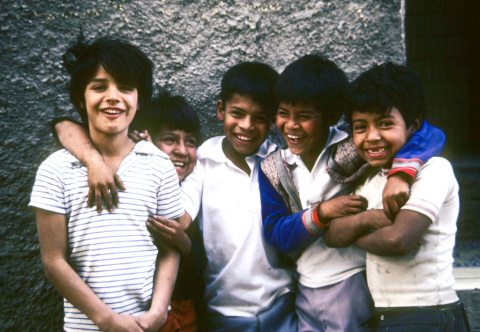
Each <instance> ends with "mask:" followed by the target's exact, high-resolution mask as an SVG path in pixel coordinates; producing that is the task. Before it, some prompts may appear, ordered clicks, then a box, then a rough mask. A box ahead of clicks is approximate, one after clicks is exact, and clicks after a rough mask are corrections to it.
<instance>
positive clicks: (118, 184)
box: [114, 173, 127, 191]
mask: <svg viewBox="0 0 480 332" xmlns="http://www.w3.org/2000/svg"><path fill="white" fill-rule="evenodd" d="M114 181H115V186H116V187H118V189H120V190H122V191H123V190H127V187H125V185H124V184H123V181H122V179H120V176H118V174H117V173H115V177H114Z"/></svg>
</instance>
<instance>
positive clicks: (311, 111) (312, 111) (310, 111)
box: [278, 106, 315, 114]
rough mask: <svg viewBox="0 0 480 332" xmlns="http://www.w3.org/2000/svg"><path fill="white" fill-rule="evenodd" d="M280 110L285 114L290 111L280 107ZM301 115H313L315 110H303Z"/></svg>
mask: <svg viewBox="0 0 480 332" xmlns="http://www.w3.org/2000/svg"><path fill="white" fill-rule="evenodd" d="M278 109H281V110H282V111H285V112H289V110H287V109H285V108H283V107H280V106H278ZM299 113H311V114H315V110H313V109H306V110H301V111H300V112H299Z"/></svg>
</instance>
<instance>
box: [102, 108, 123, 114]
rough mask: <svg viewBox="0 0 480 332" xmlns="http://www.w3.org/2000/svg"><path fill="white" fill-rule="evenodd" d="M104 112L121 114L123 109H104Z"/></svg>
mask: <svg viewBox="0 0 480 332" xmlns="http://www.w3.org/2000/svg"><path fill="white" fill-rule="evenodd" d="M102 112H103V113H107V114H120V113H122V111H121V110H118V109H103V110H102Z"/></svg>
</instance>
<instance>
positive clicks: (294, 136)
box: [287, 134, 301, 142]
mask: <svg viewBox="0 0 480 332" xmlns="http://www.w3.org/2000/svg"><path fill="white" fill-rule="evenodd" d="M287 137H288V139H289V140H291V141H293V142H298V141H299V140H300V138H301V137H300V136H298V135H291V134H287Z"/></svg>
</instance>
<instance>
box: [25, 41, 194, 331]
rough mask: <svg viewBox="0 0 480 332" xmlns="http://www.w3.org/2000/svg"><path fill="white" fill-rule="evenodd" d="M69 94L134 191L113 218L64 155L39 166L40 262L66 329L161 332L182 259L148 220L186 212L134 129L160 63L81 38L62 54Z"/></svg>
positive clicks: (158, 157) (117, 44)
mask: <svg viewBox="0 0 480 332" xmlns="http://www.w3.org/2000/svg"><path fill="white" fill-rule="evenodd" d="M64 65H65V67H66V68H67V70H68V71H69V73H70V75H71V83H70V96H71V101H72V103H73V104H74V106H75V107H76V108H77V110H78V111H79V113H80V115H81V117H82V119H83V120H84V121H85V122H86V123H87V124H88V128H89V138H90V139H91V142H92V144H93V146H95V148H97V149H98V151H99V154H100V155H101V156H102V157H103V158H104V160H105V162H106V163H107V164H108V165H109V167H111V168H112V169H113V170H115V171H117V170H118V174H119V177H121V178H122V180H123V181H124V182H125V183H126V184H127V185H128V186H129V189H128V190H126V191H124V192H122V193H121V194H120V197H121V198H122V199H123V200H124V201H125V203H124V204H123V205H122V206H121V207H118V208H117V209H116V211H115V213H114V214H98V213H97V212H95V210H94V209H92V208H90V207H89V206H88V204H87V192H88V185H87V170H86V168H85V167H84V166H83V165H82V164H81V163H80V162H79V160H78V159H77V158H75V157H74V156H73V155H72V154H70V153H69V152H67V151H66V150H60V151H58V152H56V153H54V154H52V155H51V156H50V157H49V158H47V160H45V161H44V162H43V163H42V164H41V165H40V167H39V170H38V172H37V177H36V180H35V184H34V187H33V190H32V196H31V201H30V204H29V205H30V206H31V207H34V208H35V209H36V214H37V226H38V233H39V241H40V250H41V255H42V262H43V264H44V267H45V273H46V275H47V277H48V278H49V280H50V281H51V282H52V284H53V285H54V286H55V287H56V288H57V289H58V291H59V292H60V293H61V294H62V295H63V296H64V297H65V301H64V304H65V325H64V330H65V331H84V330H90V331H100V330H102V331H137V332H142V331H151V332H153V331H157V330H158V329H159V328H160V326H161V325H163V323H164V321H165V319H166V317H167V310H168V304H169V301H170V295H171V293H172V289H173V285H174V283H175V278H176V274H177V269H178V259H179V257H178V253H177V252H175V251H174V250H172V249H169V248H167V247H164V246H163V245H161V249H160V250H158V249H157V248H156V246H155V245H154V244H153V241H152V240H153V239H152V237H151V236H150V234H149V232H148V231H147V228H146V224H145V221H146V219H147V218H148V217H149V216H151V215H156V214H161V215H163V216H164V217H166V218H172V219H176V218H178V217H180V216H181V215H182V214H183V212H184V210H183V208H182V205H181V202H180V195H181V193H180V189H179V186H178V178H177V176H176V174H175V170H174V169H173V166H172V164H171V163H170V162H169V161H168V156H166V155H165V154H164V153H162V152H160V151H159V150H158V149H156V148H155V147H154V146H153V145H152V144H151V143H149V142H141V143H138V144H134V143H133V142H132V141H130V140H129V138H128V128H129V125H130V123H131V122H132V120H133V118H134V116H135V114H136V113H137V111H138V108H139V106H140V105H145V103H147V102H148V101H149V99H150V97H151V82H152V63H151V61H150V60H149V59H148V58H147V57H146V55H145V54H143V53H142V52H141V51H140V50H139V49H137V48H136V47H134V46H132V45H130V44H127V43H124V42H121V41H119V40H115V39H110V38H100V39H98V40H96V41H95V42H93V43H92V44H87V43H86V42H85V41H84V39H83V35H80V37H79V39H78V42H77V43H76V44H75V45H74V46H73V47H71V48H70V49H69V50H68V51H67V53H66V54H65V56H64Z"/></svg>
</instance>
